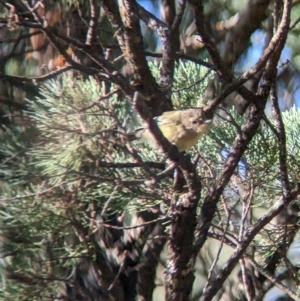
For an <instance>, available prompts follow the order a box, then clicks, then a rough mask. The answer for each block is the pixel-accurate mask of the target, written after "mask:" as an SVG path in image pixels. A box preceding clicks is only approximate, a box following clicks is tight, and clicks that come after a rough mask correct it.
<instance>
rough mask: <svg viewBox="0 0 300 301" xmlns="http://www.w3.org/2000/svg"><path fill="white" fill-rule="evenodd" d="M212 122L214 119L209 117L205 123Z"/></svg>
mask: <svg viewBox="0 0 300 301" xmlns="http://www.w3.org/2000/svg"><path fill="white" fill-rule="evenodd" d="M211 122H212V119H207V120H205V121H204V123H211Z"/></svg>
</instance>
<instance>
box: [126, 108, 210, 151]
mask: <svg viewBox="0 0 300 301" xmlns="http://www.w3.org/2000/svg"><path fill="white" fill-rule="evenodd" d="M210 115H211V114H210ZM154 120H155V121H156V122H157V125H158V127H159V128H160V130H161V132H162V133H163V135H164V136H165V137H166V138H167V139H168V140H169V141H170V142H171V143H172V144H174V145H175V146H176V147H177V149H178V151H179V152H183V151H186V150H188V149H190V148H191V147H192V146H194V145H195V144H196V143H197V142H198V141H199V139H201V138H202V137H203V136H204V135H205V134H206V133H207V132H208V130H209V128H210V125H211V123H212V116H208V113H206V112H205V111H204V110H203V109H202V108H192V109H186V110H175V111H168V112H164V113H163V114H162V115H160V116H158V117H155V118H154ZM128 138H129V140H130V141H134V140H137V141H138V142H139V143H144V142H146V143H148V144H149V145H150V146H151V147H152V148H153V149H158V145H157V143H156V141H155V139H154V137H153V136H152V135H151V133H150V131H149V130H148V129H147V128H144V127H141V128H138V129H136V130H135V131H134V132H133V133H129V134H128Z"/></svg>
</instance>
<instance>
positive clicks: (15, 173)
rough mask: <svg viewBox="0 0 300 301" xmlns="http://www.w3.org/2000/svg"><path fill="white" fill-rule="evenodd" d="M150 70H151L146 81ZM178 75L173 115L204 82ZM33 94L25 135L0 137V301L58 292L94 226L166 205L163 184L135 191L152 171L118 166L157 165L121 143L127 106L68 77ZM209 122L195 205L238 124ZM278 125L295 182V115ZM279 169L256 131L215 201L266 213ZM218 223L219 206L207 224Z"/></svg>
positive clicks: (269, 137)
mask: <svg viewBox="0 0 300 301" xmlns="http://www.w3.org/2000/svg"><path fill="white" fill-rule="evenodd" d="M159 67H160V66H159V65H155V64H151V68H152V72H153V74H154V75H155V76H158V74H159ZM177 67H178V68H177V69H176V72H175V82H174V90H175V91H176V92H174V94H173V99H172V100H173V103H174V107H175V108H178V109H179V108H187V107H189V106H197V105H199V104H200V103H202V100H201V98H199V95H201V94H202V93H203V89H204V86H205V85H206V79H205V80H203V82H201V78H203V77H204V75H205V74H206V73H205V72H204V71H203V68H199V67H197V66H196V65H194V64H191V63H178V66H177ZM195 83H197V84H195ZM113 89H114V87H112V90H113ZM40 93H41V95H42V96H41V97H40V98H38V99H34V100H31V101H29V110H28V111H27V112H25V114H26V116H27V118H28V119H29V120H30V122H29V126H26V127H25V126H23V127H20V126H16V127H15V128H14V129H7V130H6V131H5V132H3V133H2V135H1V136H0V158H1V165H0V177H1V181H0V188H1V190H2V191H3V194H2V196H3V200H2V203H1V204H2V205H1V208H0V218H1V228H2V233H3V236H4V237H5V240H4V242H3V243H2V247H1V249H2V253H3V254H5V255H4V260H3V269H4V270H5V272H3V273H5V274H6V278H3V281H2V286H0V287H1V289H0V298H2V299H5V300H9V296H11V294H14V297H15V298H16V299H17V300H35V299H36V298H37V297H41V298H42V297H49V296H51V295H55V296H58V295H59V294H60V292H63V290H64V284H63V281H60V280H59V279H64V280H66V281H67V279H69V280H68V281H71V278H72V270H73V266H74V264H75V263H76V260H77V258H81V257H87V256H88V257H89V258H92V259H93V260H94V259H95V258H94V256H95V252H94V251H93V250H94V248H95V242H94V240H93V233H95V232H96V231H97V230H98V228H97V226H95V223H92V221H93V217H95V218H96V219H97V218H105V216H106V215H108V214H111V213H112V212H124V211H132V210H144V209H145V208H149V207H153V206H154V205H157V204H160V203H164V204H166V205H167V206H168V205H169V204H170V200H171V197H172V182H173V179H171V178H169V177H167V178H165V179H163V180H162V181H160V182H159V183H157V184H155V185H153V186H149V185H144V181H145V180H148V179H149V178H151V176H153V174H157V173H159V172H160V171H161V170H157V169H155V168H149V167H134V168H132V167H126V166H125V165H124V164H127V163H136V162H137V161H138V160H139V156H140V159H143V160H144V161H153V162H162V163H164V161H165V158H164V157H163V156H162V155H161V154H159V153H158V152H156V151H153V150H151V149H150V148H149V147H148V146H147V145H138V146H132V145H130V144H128V142H126V139H125V137H126V135H125V133H126V132H128V131H129V130H131V129H132V128H133V127H134V125H135V124H136V123H137V121H136V120H135V117H136V116H134V114H133V112H132V109H131V104H130V102H129V101H127V100H123V99H120V97H118V95H117V94H113V95H112V96H111V97H104V95H103V92H102V90H101V89H100V88H99V85H98V83H97V82H96V81H95V80H94V79H93V78H88V79H86V80H83V79H80V78H77V79H74V78H73V77H72V76H71V74H67V75H63V76H61V77H60V78H59V79H57V80H52V81H49V82H47V83H46V84H44V85H43V86H42V87H41V89H40ZM217 115H218V116H219V117H218V118H216V120H215V125H214V127H213V128H212V129H211V130H210V132H209V134H208V135H206V136H205V137H204V138H203V139H201V140H200V141H199V143H198V145H197V146H196V147H195V149H194V150H192V151H190V152H189V154H190V155H191V156H193V155H199V156H200V157H199V159H198V161H197V163H196V164H197V170H198V173H199V175H200V176H201V179H202V184H203V192H202V193H203V195H205V193H206V192H207V191H209V190H210V189H211V185H212V183H213V181H214V180H215V177H216V175H217V174H218V172H219V171H220V170H221V168H222V166H223V164H224V162H225V161H226V160H227V158H228V154H229V151H230V148H231V145H233V143H234V139H235V137H236V136H237V134H238V133H239V128H240V127H241V126H242V124H243V123H244V122H245V118H244V117H241V116H239V115H238V114H237V113H236V112H235V111H234V110H232V111H229V112H225V111H222V110H220V111H219V112H218V114H217ZM132 117H134V118H132ZM283 119H284V122H285V125H286V133H287V147H288V166H289V168H290V171H291V177H292V178H291V181H294V180H296V179H297V177H298V174H299V170H298V168H297V166H299V165H300V164H299V162H298V160H299V159H298V158H299V154H298V152H299V143H300V140H299V137H298V135H297V128H298V127H299V125H300V118H299V113H298V111H296V110H295V109H293V110H291V111H289V112H286V113H283ZM274 126H275V123H274ZM134 149H136V150H137V152H136V153H135V150H134ZM278 161H279V158H278V141H277V138H276V136H275V135H274V134H273V132H272V131H271V130H270V129H269V128H268V127H267V126H265V125H261V126H260V128H259V129H258V131H257V134H256V136H255V137H254V139H253V140H252V142H251V143H250V144H249V147H248V149H247V151H246V152H245V154H244V156H243V158H242V160H241V162H240V164H239V167H238V169H237V171H236V174H235V176H234V177H232V179H231V181H230V183H229V185H228V186H227V187H226V189H225V191H224V194H223V195H224V199H225V201H226V203H227V204H228V207H229V208H235V210H236V212H237V213H238V212H239V211H240V208H241V207H240V206H241V205H240V204H241V201H242V199H243V198H248V197H249V198H250V196H249V195H247V193H248V192H249V190H250V191H252V192H253V195H252V196H251V204H252V208H254V207H260V208H263V207H269V206H270V203H272V202H273V201H274V199H275V198H276V195H277V194H278V192H280V191H281V187H280V185H281V184H280V177H279V163H278ZM114 164H118V165H116V166H114V167H112V166H113V165H114ZM122 164H123V165H122ZM237 204H238V205H237ZM101 212H102V213H103V214H104V215H103V216H101ZM224 215H225V211H224V207H223V205H221V203H220V206H219V216H217V217H216V219H219V217H223V216H224ZM253 218H256V217H255V214H253ZM224 221H226V219H224ZM218 222H219V223H220V224H221V223H222V220H221V221H220V220H218ZM267 238H268V235H266V236H262V237H261V240H260V241H259V242H257V243H258V244H260V245H265V244H266V243H265V241H268V239H267ZM8 279H10V280H8ZM38 279H40V280H38ZM41 279H43V280H41ZM49 279H52V280H49ZM19 284H21V285H19Z"/></svg>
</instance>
